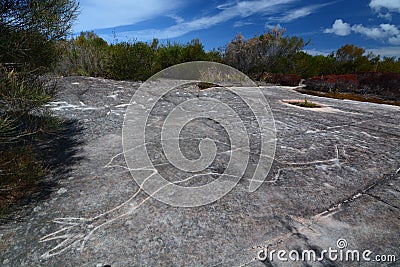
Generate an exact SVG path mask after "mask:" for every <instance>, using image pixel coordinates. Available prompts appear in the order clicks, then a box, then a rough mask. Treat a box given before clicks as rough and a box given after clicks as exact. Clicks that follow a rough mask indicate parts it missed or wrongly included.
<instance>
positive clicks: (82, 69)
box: [54, 32, 109, 77]
mask: <svg viewBox="0 0 400 267" xmlns="http://www.w3.org/2000/svg"><path fill="white" fill-rule="evenodd" d="M58 47H59V50H62V51H64V53H63V54H62V57H61V60H60V61H59V62H58V64H57V65H56V67H55V69H54V72H55V73H57V74H61V75H65V76H68V75H82V76H93V77H97V76H104V75H105V71H104V68H105V66H104V65H105V61H106V59H107V56H108V52H109V48H108V44H107V42H106V41H104V40H103V39H102V38H100V37H99V36H97V35H96V34H95V33H93V32H82V33H81V34H80V36H79V37H77V38H76V39H75V38H72V39H71V40H69V41H60V42H58Z"/></svg>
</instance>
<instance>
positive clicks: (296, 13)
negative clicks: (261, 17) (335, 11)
mask: <svg viewBox="0 0 400 267" xmlns="http://www.w3.org/2000/svg"><path fill="white" fill-rule="evenodd" d="M331 4H333V2H331V3H326V4H320V5H310V6H306V7H301V8H297V9H292V10H289V11H287V12H285V14H284V16H283V17H272V18H270V21H275V22H291V21H293V20H296V19H300V18H304V17H307V16H308V15H311V14H313V13H315V12H316V11H317V10H318V9H320V8H322V7H325V6H328V5H331Z"/></svg>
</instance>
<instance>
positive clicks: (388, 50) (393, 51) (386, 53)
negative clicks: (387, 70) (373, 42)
mask: <svg viewBox="0 0 400 267" xmlns="http://www.w3.org/2000/svg"><path fill="white" fill-rule="evenodd" d="M366 52H367V53H369V52H372V53H374V54H375V55H380V56H382V57H396V58H398V57H399V55H400V47H399V46H387V47H379V48H373V49H366Z"/></svg>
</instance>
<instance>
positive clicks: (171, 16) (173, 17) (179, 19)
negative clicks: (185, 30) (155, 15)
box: [167, 14, 185, 24]
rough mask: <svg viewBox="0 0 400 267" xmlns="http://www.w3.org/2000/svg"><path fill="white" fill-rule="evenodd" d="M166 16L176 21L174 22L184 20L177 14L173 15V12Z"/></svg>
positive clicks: (177, 22)
mask: <svg viewBox="0 0 400 267" xmlns="http://www.w3.org/2000/svg"><path fill="white" fill-rule="evenodd" d="M167 17H169V18H171V19H173V20H175V23H176V24H179V23H183V22H184V21H185V20H184V19H183V18H182V17H180V16H178V15H175V14H170V15H167Z"/></svg>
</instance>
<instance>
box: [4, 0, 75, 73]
mask: <svg viewBox="0 0 400 267" xmlns="http://www.w3.org/2000/svg"><path fill="white" fill-rule="evenodd" d="M77 9H78V5H77V4H76V2H75V1H73V0H46V1H43V0H29V1H28V0H26V1H16V0H4V1H1V2H0V18H1V23H0V51H1V52H0V63H2V64H3V65H7V66H8V65H11V66H12V67H13V68H18V70H20V69H21V68H28V69H30V70H41V71H45V70H47V69H48V68H49V67H50V66H51V64H52V63H54V61H55V60H56V59H57V50H56V48H55V46H54V42H55V41H56V40H60V39H61V38H62V37H64V36H65V34H66V33H67V32H68V31H69V29H70V28H71V25H72V24H71V23H72V21H73V19H74V18H75V17H76V15H77Z"/></svg>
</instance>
